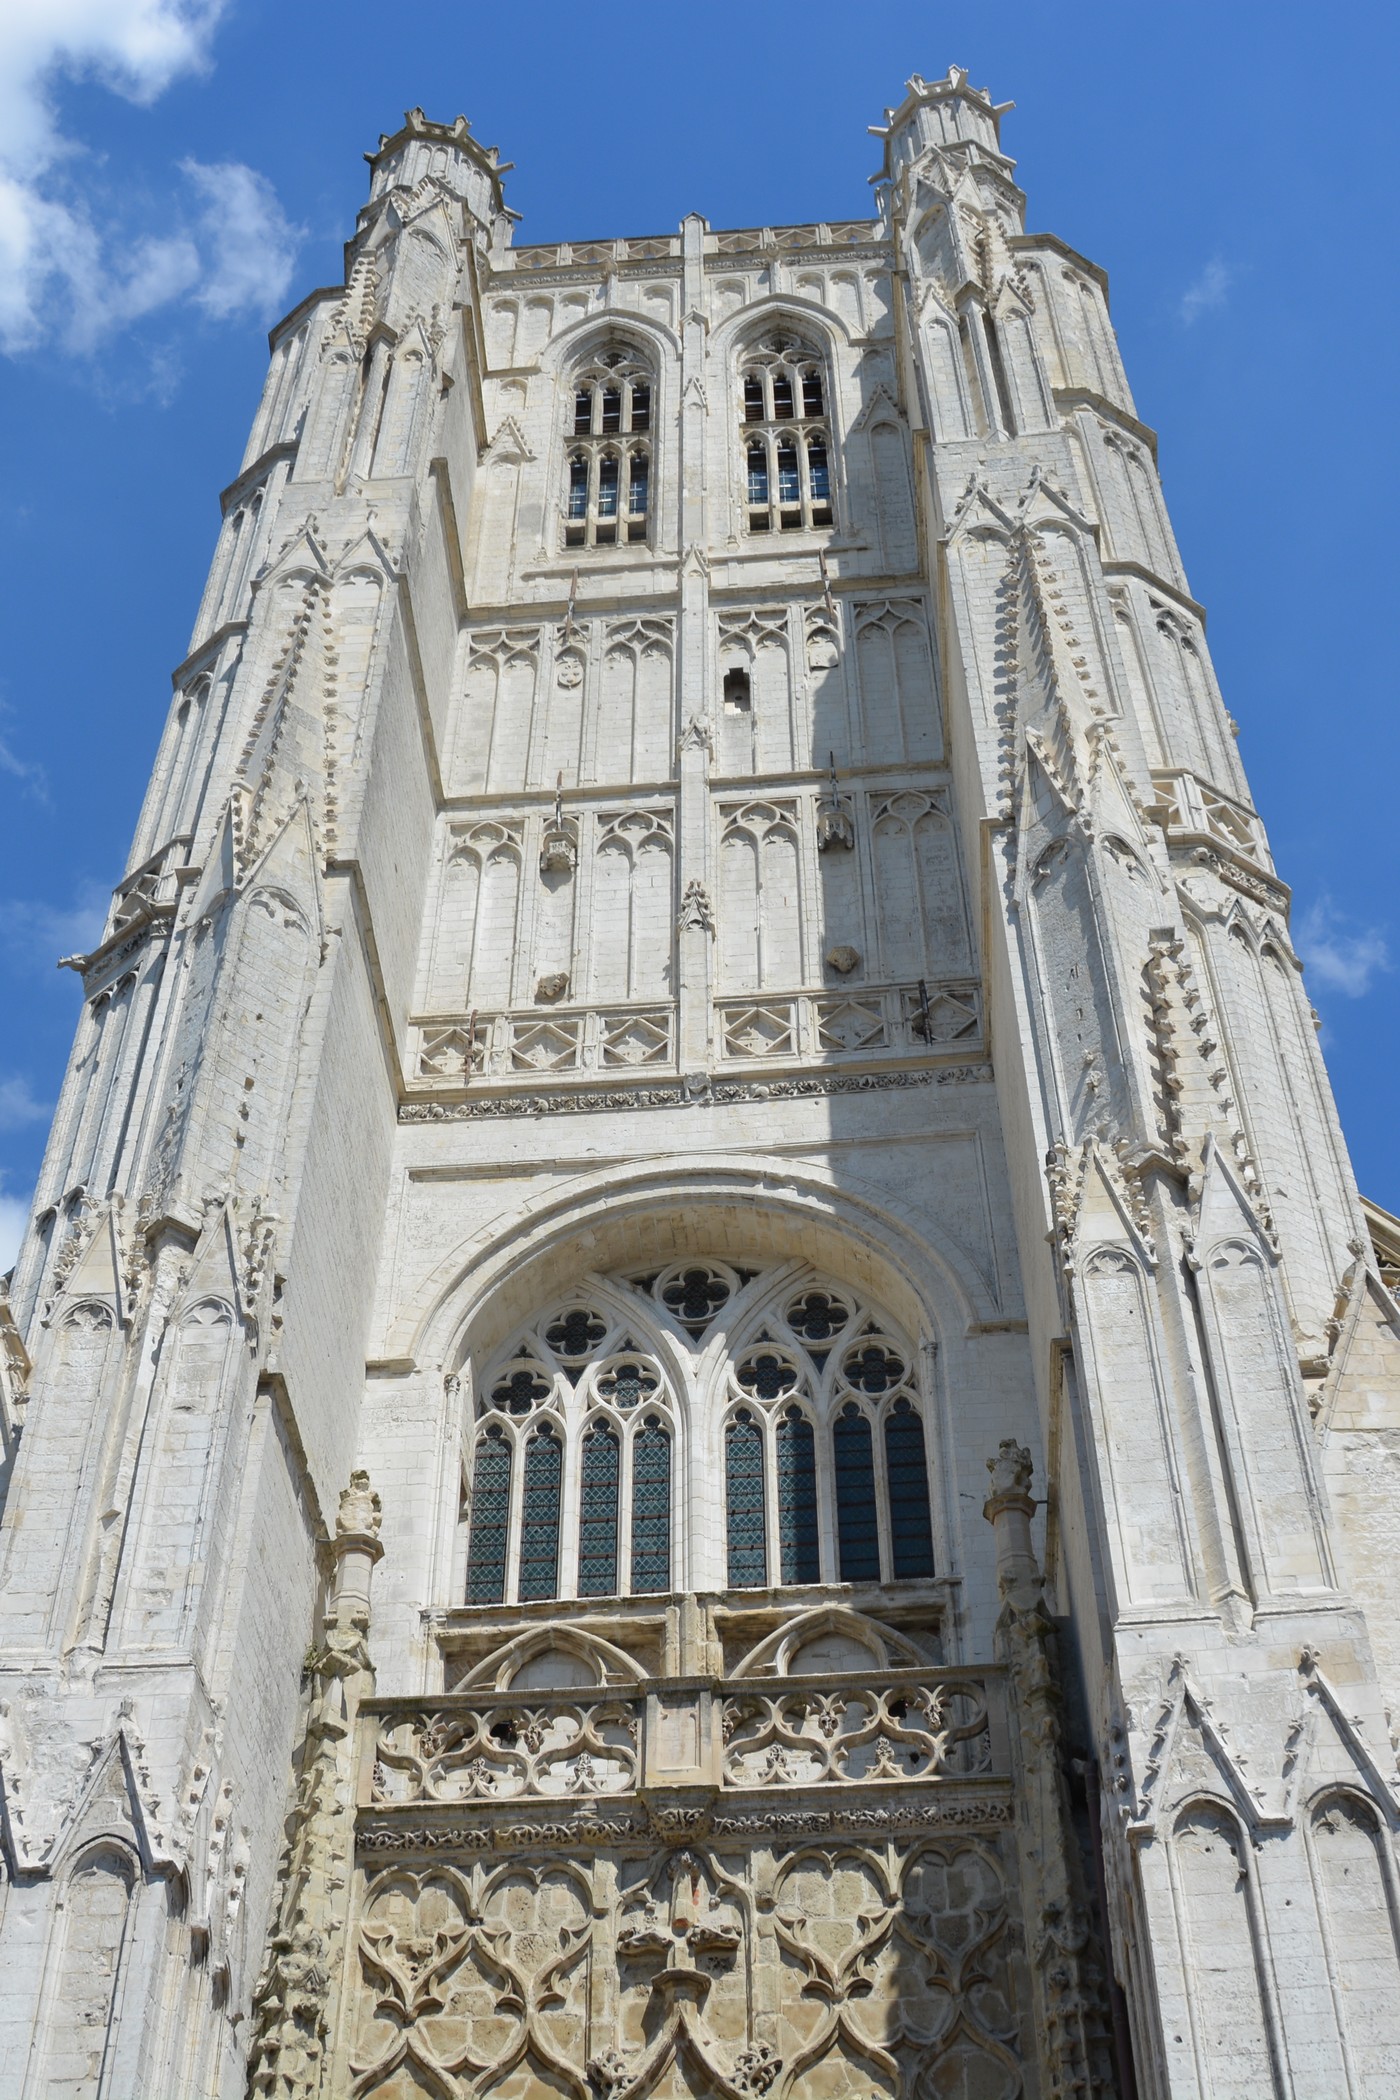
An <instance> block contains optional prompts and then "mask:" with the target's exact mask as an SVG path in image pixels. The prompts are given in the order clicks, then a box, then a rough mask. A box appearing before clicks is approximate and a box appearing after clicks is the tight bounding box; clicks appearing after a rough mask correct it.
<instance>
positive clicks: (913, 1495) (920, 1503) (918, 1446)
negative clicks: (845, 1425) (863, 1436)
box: [885, 1400, 933, 1581]
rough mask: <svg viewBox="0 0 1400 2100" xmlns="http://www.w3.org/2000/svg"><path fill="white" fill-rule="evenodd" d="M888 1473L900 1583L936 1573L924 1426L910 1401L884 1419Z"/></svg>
mask: <svg viewBox="0 0 1400 2100" xmlns="http://www.w3.org/2000/svg"><path fill="white" fill-rule="evenodd" d="M885 1471H886V1472H887V1474H888V1475H889V1484H890V1544H891V1547H892V1548H893V1552H894V1572H895V1576H896V1578H897V1579H898V1580H901V1581H904V1580H912V1579H913V1578H914V1577H915V1576H918V1575H932V1573H933V1526H932V1524H931V1522H930V1519H929V1508H928V1457H927V1454H926V1453H925V1450H924V1425H923V1423H922V1422H921V1421H920V1420H919V1417H918V1416H917V1415H916V1414H915V1412H914V1410H913V1408H912V1407H911V1406H910V1405H909V1402H908V1401H907V1400H896V1401H895V1403H894V1406H893V1407H892V1408H891V1409H890V1411H889V1413H888V1415H886V1417H885Z"/></svg>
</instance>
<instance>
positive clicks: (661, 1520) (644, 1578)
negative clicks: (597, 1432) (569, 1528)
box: [632, 1415, 671, 1597]
mask: <svg viewBox="0 0 1400 2100" xmlns="http://www.w3.org/2000/svg"><path fill="white" fill-rule="evenodd" d="M670 1587H671V1439H670V1437H669V1436H668V1435H667V1433H666V1431H665V1429H664V1428H663V1427H662V1425H661V1423H660V1422H658V1420H657V1419H656V1416H655V1415H651V1416H649V1417H648V1419H647V1420H646V1421H645V1422H644V1423H643V1425H642V1427H641V1429H639V1430H638V1432H637V1434H636V1436H635V1437H634V1438H633V1441H632V1594H633V1596H634V1597H645V1596H654V1595H656V1594H657V1593H658V1592H659V1591H663V1590H669V1589H670Z"/></svg>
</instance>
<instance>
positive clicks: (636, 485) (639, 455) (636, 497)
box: [627, 452, 647, 518]
mask: <svg viewBox="0 0 1400 2100" xmlns="http://www.w3.org/2000/svg"><path fill="white" fill-rule="evenodd" d="M627 472H628V480H627V508H628V510H629V511H630V512H631V514H632V516H633V517H634V518H639V517H643V516H644V515H645V513H646V507H647V457H646V454H645V453H644V452H634V453H633V454H632V459H631V463H630V465H629V467H628V470H627Z"/></svg>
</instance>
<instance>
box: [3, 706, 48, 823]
mask: <svg viewBox="0 0 1400 2100" xmlns="http://www.w3.org/2000/svg"><path fill="white" fill-rule="evenodd" d="M10 712H11V710H10V709H9V708H8V707H6V705H5V703H4V701H3V700H0V773H6V774H8V775H9V777H10V779H11V780H17V781H18V782H19V784H20V787H21V788H22V789H23V791H24V793H25V794H26V795H28V796H29V797H30V799H31V800H32V801H35V802H44V803H46V802H47V801H48V799H49V781H48V775H47V774H46V773H45V771H44V769H43V767H42V766H41V765H39V764H38V762H37V761H36V760H34V759H32V758H21V757H20V755H19V753H18V751H16V750H15V748H14V746H13V744H12V743H11V742H10V740H9V738H8V737H7V736H6V735H5V728H4V723H5V717H6V715H7V714H9V713H10Z"/></svg>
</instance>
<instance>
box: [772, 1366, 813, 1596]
mask: <svg viewBox="0 0 1400 2100" xmlns="http://www.w3.org/2000/svg"><path fill="white" fill-rule="evenodd" d="M778 1544H779V1548H780V1551H781V1558H782V1579H783V1581H784V1582H820V1581H821V1548H820V1543H819V1536H818V1531H817V1441H816V1437H815V1435H814V1433H813V1430H812V1425H811V1423H810V1422H809V1421H808V1420H807V1418H806V1416H805V1415H804V1414H803V1413H802V1412H801V1410H800V1409H799V1408H796V1407H790V1408H789V1409H788V1411H787V1413H786V1414H785V1415H784V1416H783V1419H782V1421H781V1422H780V1423H779V1424H778Z"/></svg>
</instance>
